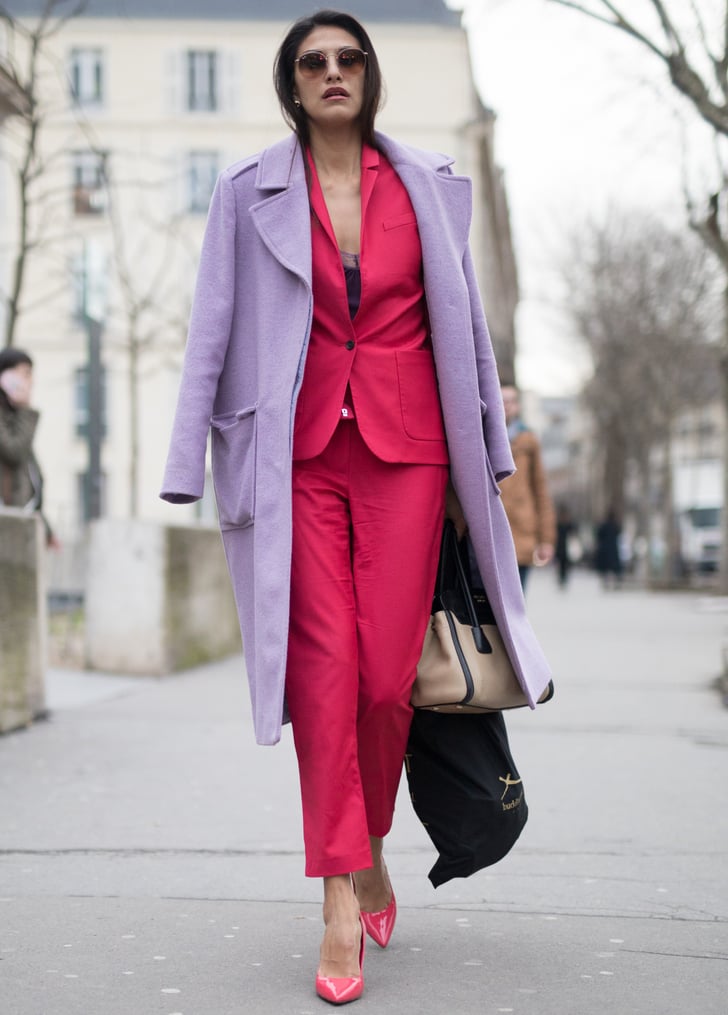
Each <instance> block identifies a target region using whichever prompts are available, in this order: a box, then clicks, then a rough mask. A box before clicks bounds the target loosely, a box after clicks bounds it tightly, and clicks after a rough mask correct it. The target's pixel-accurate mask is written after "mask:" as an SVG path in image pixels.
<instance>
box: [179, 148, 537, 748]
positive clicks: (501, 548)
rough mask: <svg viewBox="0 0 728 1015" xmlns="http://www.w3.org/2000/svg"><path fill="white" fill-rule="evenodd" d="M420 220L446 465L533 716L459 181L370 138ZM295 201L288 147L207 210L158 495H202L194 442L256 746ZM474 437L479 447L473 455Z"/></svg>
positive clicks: (302, 225) (278, 579) (294, 288)
mask: <svg viewBox="0 0 728 1015" xmlns="http://www.w3.org/2000/svg"><path fill="white" fill-rule="evenodd" d="M377 144H378V146H379V147H380V149H381V151H382V152H383V153H384V154H385V155H386V157H387V158H388V159H389V161H390V162H391V164H392V165H393V166H394V168H395V170H396V171H397V173H398V174H399V176H400V179H401V180H402V182H403V184H404V186H405V187H406V188H407V191H408V193H409V196H410V199H411V201H412V205H413V207H414V210H415V214H416V216H417V224H418V227H419V233H420V239H421V242H422V256H423V262H424V280H425V290H426V294H427V306H428V311H429V316H430V323H431V327H432V345H433V350H434V356H435V363H436V368H437V376H438V382H439V387H440V397H441V401H442V409H443V416H444V420H445V428H446V433H447V440H448V447H449V452H450V459H451V474H452V479H453V483H454V485H455V489H456V490H457V493H458V496H459V498H460V502H461V504H462V506H463V510H464V513H465V517H466V519H467V522H468V525H469V528H470V534H471V538H472V541H473V545H474V549H475V553H476V556H477V559H478V563H479V566H480V569H481V572H482V575H483V579H484V582H485V585H486V589H487V593H488V597H489V599H490V602H491V604H492V607H493V611H494V614H495V616H496V618H497V621H498V626H499V628H500V632H501V635H502V637H503V640H504V642H505V645H506V647H507V650H508V652H509V655H510V656H511V659H512V662H513V665H514V667H515V669H516V672H517V673H518V675H519V679H520V680H521V681H522V684H523V687H524V689H525V690H526V692H527V694H528V697H529V700H530V702H531V704H532V705H533V703H534V701H535V700H537V698H538V696H539V695H540V693H541V691H542V690H543V689H544V687H545V686H546V684H547V683H548V680H549V678H550V673H549V667H548V664H547V662H546V659H545V658H544V656H543V653H542V651H541V649H540V647H539V645H538V643H537V641H536V638H535V636H534V634H533V631H532V629H531V627H530V625H529V623H528V620H527V619H526V615H525V610H524V602H523V595H522V593H521V586H520V582H519V579H518V571H517V567H516V559H515V555H514V550H513V541H512V538H511V534H510V530H509V526H508V522H507V519H506V516H505V513H504V511H503V508H502V505H501V502H500V492H499V490H498V486H497V483H496V481H497V480H500V479H502V478H504V477H505V476H508V475H510V473H511V472H512V471H513V460H512V458H511V452H510V446H509V442H508V436H507V434H506V430H505V423H504V417H503V409H502V404H501V397H500V388H499V383H498V376H497V372H496V365H495V360H494V357H493V349H492V346H491V342H490V337H489V335H488V329H487V326H486V322H485V317H484V314H483V309H482V305H481V301H480V296H479V293H478V287H477V283H476V280H475V274H474V271H473V266H472V261H471V256H470V252H469V250H468V230H469V227H470V217H471V182H470V180H469V179H467V178H465V177H460V176H456V175H454V174H453V173H452V171H451V170H450V168H449V166H450V163H451V162H452V160H449V159H446V158H444V157H443V156H441V155H434V154H431V153H427V152H422V151H418V150H416V149H412V148H408V147H405V146H403V145H400V144H398V143H396V142H395V141H393V140H391V139H390V138H388V137H385V136H384V135H381V134H378V135H377ZM312 303H313V300H312V288H311V233H310V210H309V200H308V190H307V185H306V177H305V173H304V163H303V157H302V152H301V148H300V145H299V143H298V141H297V139H296V137H295V136H293V135H291V136H290V137H289V138H287V139H285V140H284V141H281V142H279V143H277V144H274V145H273V146H272V147H270V148H268V149H266V150H265V151H263V152H262V153H261V154H259V155H256V156H253V157H251V158H249V159H246V160H244V161H242V162H239V163H237V164H236V165H234V166H232V167H230V168H229V169H227V170H226V171H225V172H223V173H222V174H221V175H220V178H219V180H218V182H217V186H216V189H215V192H214V195H213V198H212V202H211V206H210V212H209V218H208V223H207V229H206V233H205V239H204V243H203V248H202V255H201V260H200V267H199V274H198V280H197V287H196V292H195V299H194V304H193V309H192V317H191V323H190V333H189V340H188V345H187V351H186V355H185V363H184V369H183V374H182V381H181V388H180V393H179V401H178V405H177V412H176V415H175V420H174V427H173V431H172V439H171V446H170V450H169V458H168V461H167V468H166V472H165V476H164V484H163V489H162V492H161V496H162V497H163V498H164V499H165V500H168V501H171V502H174V503H188V502H190V501H194V500H197V499H198V498H199V497H201V496H202V492H203V485H204V477H205V450H206V443H207V435H208V432H209V431H210V429H211V430H212V471H213V481H214V485H215V493H216V498H217V504H218V512H219V520H220V528H221V530H222V538H223V543H224V547H225V553H226V557H227V562H228V566H229V569H230V574H231V577H232V583H233V588H234V593H235V599H236V603H237V608H238V614H239V618H240V628H241V632H242V637H243V647H244V652H245V660H246V667H247V671H248V678H249V683H250V693H251V698H252V704H253V717H254V722H255V733H256V739H257V741H258V742H259V743H261V744H274V743H277V742H278V740H279V739H280V735H281V724H282V721H283V713H284V683H285V672H286V647H287V638H288V614H289V588H290V567H291V468H292V465H291V463H292V444H293V421H294V414H295V408H296V400H297V397H298V392H299V389H300V386H301V379H302V376H303V368H304V364H305V361H306V350H307V346H308V338H309V332H310V328H311V316H312ZM484 438H485V440H484Z"/></svg>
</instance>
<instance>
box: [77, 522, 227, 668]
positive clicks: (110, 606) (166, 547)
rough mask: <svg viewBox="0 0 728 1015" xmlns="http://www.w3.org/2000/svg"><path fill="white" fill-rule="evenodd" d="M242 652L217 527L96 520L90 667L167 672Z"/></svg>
mask: <svg viewBox="0 0 728 1015" xmlns="http://www.w3.org/2000/svg"><path fill="white" fill-rule="evenodd" d="M239 651H240V633H239V628H238V620H237V615H236V611H235V604H234V600H233V594H232V588H231V585H230V578H229V576H228V572H227V567H226V564H225V557H224V554H223V549H222V542H221V539H220V535H219V533H218V532H217V530H216V529H207V528H199V527H194V528H192V527H189V528H186V527H182V526H177V527H175V526H165V525H160V524H158V523H155V522H145V521H138V520H137V521H120V520H111V519H104V520H101V521H98V522H94V523H93V525H92V526H91V534H90V545H89V559H88V575H87V582H86V665H87V666H88V667H89V668H90V669H95V670H104V671H109V672H116V673H129V674H134V673H138V674H164V673H170V672H172V671H175V670H181V669H185V668H187V667H190V666H194V665H196V664H198V663H202V662H205V661H207V660H210V659H219V658H223V657H224V656H227V655H232V654H233V653H235V652H239Z"/></svg>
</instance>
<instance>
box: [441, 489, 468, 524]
mask: <svg viewBox="0 0 728 1015" xmlns="http://www.w3.org/2000/svg"><path fill="white" fill-rule="evenodd" d="M445 517H446V518H449V519H450V521H451V522H452V523H453V525H454V526H455V531H456V532H457V534H458V539H462V538H463V536H464V535H465V533H466V531H467V528H468V523H467V522H466V521H465V515H464V514H463V509H462V507H461V506H460V501H459V500H458V495H457V494H456V493H455V487H454V486H453V485H452V480H451V479H449V480H448V481H447V490H446V491H445Z"/></svg>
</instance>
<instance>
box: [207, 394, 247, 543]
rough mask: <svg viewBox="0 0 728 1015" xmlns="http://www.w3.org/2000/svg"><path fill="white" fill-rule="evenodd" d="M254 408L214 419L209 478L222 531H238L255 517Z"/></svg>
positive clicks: (227, 413) (212, 423) (214, 417)
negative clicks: (211, 481) (211, 480)
mask: <svg viewBox="0 0 728 1015" xmlns="http://www.w3.org/2000/svg"><path fill="white" fill-rule="evenodd" d="M255 410H256V407H255V406H251V407H249V408H247V409H239V410H238V411H236V412H226V413H224V414H223V415H221V416H213V417H212V419H211V420H210V425H211V427H212V479H213V485H214V487H215V500H216V501H217V512H218V517H219V520H220V528H221V529H241V528H246V527H247V526H248V525H252V524H253V520H254V518H255V454H256V444H257V423H256V414H255Z"/></svg>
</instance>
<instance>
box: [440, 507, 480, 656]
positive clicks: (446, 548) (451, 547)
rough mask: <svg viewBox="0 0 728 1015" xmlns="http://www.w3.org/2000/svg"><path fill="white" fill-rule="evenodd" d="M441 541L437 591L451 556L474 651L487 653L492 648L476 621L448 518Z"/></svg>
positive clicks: (467, 582)
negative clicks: (446, 563) (470, 630)
mask: <svg viewBox="0 0 728 1015" xmlns="http://www.w3.org/2000/svg"><path fill="white" fill-rule="evenodd" d="M442 541H443V546H442V553H441V554H440V567H439V572H438V591H439V593H440V595H442V592H443V584H444V580H445V562H446V561H447V559H448V558H452V560H454V562H455V573H456V575H457V580H458V584H459V586H460V592H461V594H462V597H463V603H464V604H465V609H466V611H467V614H468V622H469V623H470V627H471V629H472V632H473V641H474V642H475V648H476V651H477V652H480V654H481V655H489V654H490V653H491V652H492V651H493V649H492V648H491V645H490V642H489V641H488V639H487V638H486V636H485V634H484V632H483V628H482V627H481V626H480V624H479V623H478V613H477V610H476V609H475V603H474V601H473V594H472V592H471V589H470V582H469V581H468V577H467V574H466V573H465V565H464V564H463V558H462V555H461V553H462V551H461V546H462V542H461V541H460V540H459V539H458V534H457V531H456V529H455V525H454V524H453V522H451V521H450V519H449V518H447V519H446V520H445V527H444V531H443V534H442Z"/></svg>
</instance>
